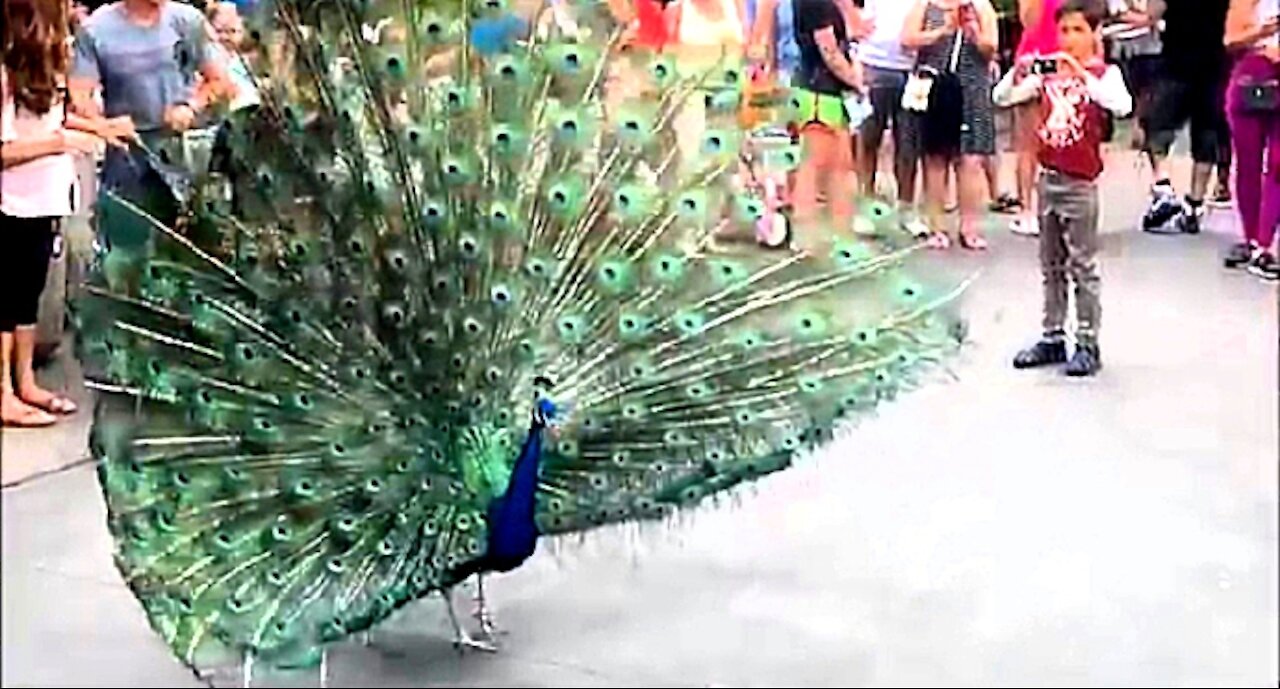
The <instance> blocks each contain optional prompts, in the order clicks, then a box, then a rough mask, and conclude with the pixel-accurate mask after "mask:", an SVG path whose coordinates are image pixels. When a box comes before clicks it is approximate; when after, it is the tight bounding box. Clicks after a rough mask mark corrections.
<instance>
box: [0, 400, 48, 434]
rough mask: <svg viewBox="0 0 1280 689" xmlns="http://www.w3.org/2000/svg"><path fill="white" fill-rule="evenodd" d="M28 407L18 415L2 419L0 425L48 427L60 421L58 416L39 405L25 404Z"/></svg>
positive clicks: (7, 426) (10, 426)
mask: <svg viewBox="0 0 1280 689" xmlns="http://www.w3.org/2000/svg"><path fill="white" fill-rule="evenodd" d="M23 406H25V407H26V409H24V410H23V411H22V412H20V413H19V414H18V416H16V417H14V418H10V419H0V425H3V426H4V427H5V428H48V427H49V426H52V425H53V424H55V423H57V422H58V417H56V416H54V415H53V414H50V413H49V412H47V411H44V410H43V409H40V408H38V407H32V406H29V405H23Z"/></svg>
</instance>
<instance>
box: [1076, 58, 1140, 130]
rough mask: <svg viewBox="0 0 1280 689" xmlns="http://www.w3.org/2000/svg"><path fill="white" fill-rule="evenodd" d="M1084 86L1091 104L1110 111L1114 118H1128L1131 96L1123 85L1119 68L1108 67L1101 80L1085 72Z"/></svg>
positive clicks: (1131, 102) (1131, 110) (1131, 107)
mask: <svg viewBox="0 0 1280 689" xmlns="http://www.w3.org/2000/svg"><path fill="white" fill-rule="evenodd" d="M1084 84H1085V88H1087V89H1088V90H1089V97H1090V98H1092V99H1093V102H1095V103H1097V104H1098V105H1100V106H1102V107H1103V109H1105V110H1109V111H1111V114H1113V115H1115V116H1116V117H1128V116H1129V113H1132V112H1133V95H1132V94H1130V93H1129V87H1128V86H1127V85H1126V84H1125V83H1124V74H1123V73H1122V72H1121V71H1120V68H1119V67H1117V66H1115V65H1110V66H1108V67H1107V71H1106V72H1104V73H1103V74H1102V77H1101V78H1099V77H1096V76H1094V75H1093V73H1092V72H1088V71H1086V72H1084Z"/></svg>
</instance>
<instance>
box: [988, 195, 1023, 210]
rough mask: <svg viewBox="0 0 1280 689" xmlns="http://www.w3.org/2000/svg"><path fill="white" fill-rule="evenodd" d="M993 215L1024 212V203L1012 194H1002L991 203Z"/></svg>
mask: <svg viewBox="0 0 1280 689" xmlns="http://www.w3.org/2000/svg"><path fill="white" fill-rule="evenodd" d="M990 208H991V212H992V213H1016V212H1017V211H1020V210H1022V201H1021V200H1020V199H1019V198H1018V197H1016V196H1014V195H1012V194H1001V195H1000V198H998V199H995V200H994V201H992V202H991V206H990Z"/></svg>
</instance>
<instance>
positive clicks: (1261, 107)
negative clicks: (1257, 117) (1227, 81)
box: [1235, 77, 1280, 114]
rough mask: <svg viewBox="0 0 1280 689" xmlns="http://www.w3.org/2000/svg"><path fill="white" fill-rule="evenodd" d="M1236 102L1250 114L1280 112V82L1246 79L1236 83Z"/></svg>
mask: <svg viewBox="0 0 1280 689" xmlns="http://www.w3.org/2000/svg"><path fill="white" fill-rule="evenodd" d="M1235 88H1236V102H1237V103H1238V104H1239V106H1240V109H1241V110H1243V111H1244V112H1248V113H1257V114H1266V113H1275V112H1280V80H1276V79H1263V80H1256V79H1250V78H1248V77H1245V78H1243V79H1241V80H1240V81H1238V82H1236V86H1235Z"/></svg>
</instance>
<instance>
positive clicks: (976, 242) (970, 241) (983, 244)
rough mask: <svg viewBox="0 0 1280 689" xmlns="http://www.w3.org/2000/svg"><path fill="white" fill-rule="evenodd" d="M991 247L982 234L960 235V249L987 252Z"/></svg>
mask: <svg viewBox="0 0 1280 689" xmlns="http://www.w3.org/2000/svg"><path fill="white" fill-rule="evenodd" d="M989 247H990V245H989V244H987V238H986V237H983V236H982V235H980V234H968V233H965V232H961V233H960V248H962V249H965V250H967V251H986V250H987V249H988V248H989Z"/></svg>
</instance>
